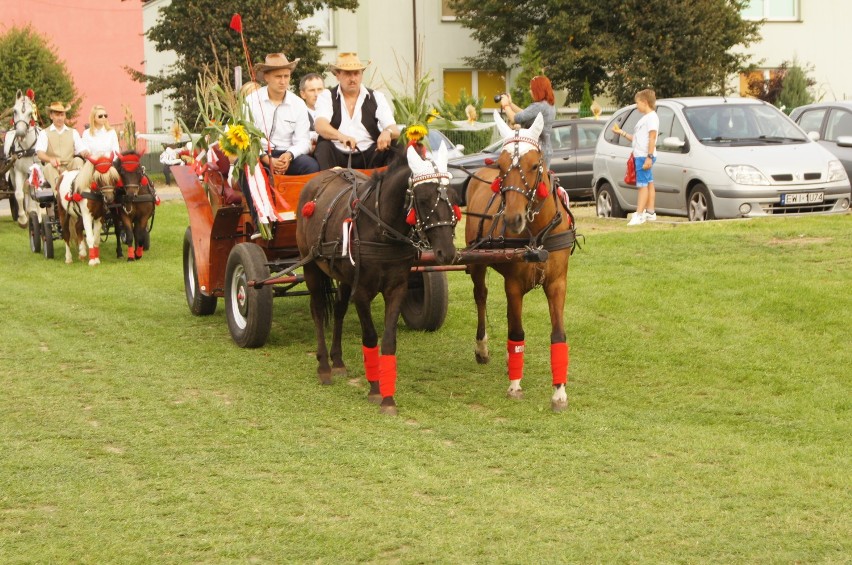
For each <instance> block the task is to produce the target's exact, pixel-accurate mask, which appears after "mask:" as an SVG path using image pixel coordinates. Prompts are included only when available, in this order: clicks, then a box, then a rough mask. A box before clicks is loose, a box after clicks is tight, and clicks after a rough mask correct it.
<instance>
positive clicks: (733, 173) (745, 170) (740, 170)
mask: <svg viewBox="0 0 852 565" xmlns="http://www.w3.org/2000/svg"><path fill="white" fill-rule="evenodd" d="M725 172H726V173H728V176H729V177H731V179H732V180H733V181H734V182H735V183H737V184H758V185H767V184H769V179H768V178H766V177H765V176H764V175H763V173H761V172H760V171H758V170H757V169H755V168H754V167H752V166H751V165H728V166H727V167H725Z"/></svg>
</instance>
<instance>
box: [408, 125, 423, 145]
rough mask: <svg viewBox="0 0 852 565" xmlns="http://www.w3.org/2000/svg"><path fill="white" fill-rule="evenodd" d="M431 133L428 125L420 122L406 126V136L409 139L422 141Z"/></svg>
mask: <svg viewBox="0 0 852 565" xmlns="http://www.w3.org/2000/svg"><path fill="white" fill-rule="evenodd" d="M428 133H429V130H427V129H426V126H423V125H420V124H413V125H410V126H408V127H407V128H405V137H407V138H408V141H409V142H411V141H420V140H422V139H423V138H424V137H426V135H427V134H428Z"/></svg>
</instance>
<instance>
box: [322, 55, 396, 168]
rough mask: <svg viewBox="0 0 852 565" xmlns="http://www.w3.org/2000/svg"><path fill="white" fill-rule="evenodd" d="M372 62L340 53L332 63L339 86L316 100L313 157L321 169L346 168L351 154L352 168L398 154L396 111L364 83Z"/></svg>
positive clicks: (379, 164) (370, 165)
mask: <svg viewBox="0 0 852 565" xmlns="http://www.w3.org/2000/svg"><path fill="white" fill-rule="evenodd" d="M369 64H370V62H369V61H368V62H367V64H366V65H365V64H363V63H361V60H360V59H359V58H358V55H357V54H356V53H340V54H339V55H338V56H337V62H336V63H335V64H333V65H329V70H330V71H331V72H333V73H334V76H335V77H336V78H337V81H338V86H336V87H334V88H332V89H328V90H324V91H323V92H322V93H321V94H320V96H319V98H318V99H317V114H316V121H315V122H314V127H315V128H316V131H317V133H318V134H319V140H318V141H317V147H316V150H315V151H314V156H315V157H316V158H317V161H319V164H320V169H330V168H332V167H335V166H339V167H345V166H346V165H347V163H348V161H349V157H350V155H351V156H352V166H353V167H356V168H364V169H368V168H373V167H382V166H385V165H387V164H388V163H389V162H390V160H391V158H392V157H394V156H395V155H396V152H394V151H393V150H392V149H393V140H394V139H397V138H398V137H399V128H397V126H396V120H395V119H394V117H393V110H392V109H391V107H390V104H388V101H387V99H386V98H385V96H384V95H383V94H382V93H381V92H378V91H374V90H370V89H368V88H366V87H365V86H363V84H361V83H362V82H363V80H364V69H366V68H367V65H369ZM356 150H358V151H356ZM359 151H360V152H359Z"/></svg>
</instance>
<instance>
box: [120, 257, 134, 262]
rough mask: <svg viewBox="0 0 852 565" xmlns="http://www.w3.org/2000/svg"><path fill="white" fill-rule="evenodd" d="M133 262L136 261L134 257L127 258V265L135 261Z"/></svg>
mask: <svg viewBox="0 0 852 565" xmlns="http://www.w3.org/2000/svg"><path fill="white" fill-rule="evenodd" d="M119 259H121V257H119ZM135 260H136V259H135V258H134V257H128V258H127V262H128V263H130V262H131V261H135Z"/></svg>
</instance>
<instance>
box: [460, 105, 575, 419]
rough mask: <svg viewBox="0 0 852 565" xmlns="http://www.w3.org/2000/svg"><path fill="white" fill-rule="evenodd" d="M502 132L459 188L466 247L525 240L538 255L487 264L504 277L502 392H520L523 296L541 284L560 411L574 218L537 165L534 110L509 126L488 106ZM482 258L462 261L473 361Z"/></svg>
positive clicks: (554, 403) (483, 295) (480, 353)
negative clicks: (488, 158) (497, 147)
mask: <svg viewBox="0 0 852 565" xmlns="http://www.w3.org/2000/svg"><path fill="white" fill-rule="evenodd" d="M494 121H495V122H496V123H497V129H498V131H499V133H500V135H501V137H503V150H502V152H501V153H500V156H499V157H498V159H497V163H496V164H497V167H496V168H493V167H491V168H482V169H479V170H478V171H477V172H476V174H475V175H473V177H472V178H471V181H470V184H469V186H468V192H467V216H468V218H467V222H466V226H465V241H466V243H467V245H468V248H469V249H476V248H481V249H495V248H503V247H527V249H528V251H529V252H531V253H534V254H538V256H539V258H544V257H545V256H546V260H544V261H543V262H524V263H498V264H493V265H490V267H491V268H493V269H494V270H495V271H497V272H498V273H500V274H501V275H502V276H503V279H504V288H505V292H506V301H507V316H508V328H507V329H508V338H507V342H506V349H507V351H508V373H509V389H508V391H507V396H509V398H513V399H521V398H523V390H522V388H521V378H522V377H523V369H524V349H525V334H524V326H523V319H522V318H523V299H524V296H525V295H526V294H527V293H528V292H529V291H531V290H533V289H534V288H536V287H538V286H541V287H542V289H543V290H544V294H545V296H546V297H547V303H548V309H549V312H550V326H551V332H550V368H551V376H552V382H553V395H552V397H551V402H550V404H551V409H552V410H553V411H554V412H561V411H563V410H565V408H567V406H568V397H567V393H566V391H565V385H566V383H567V380H568V364H569V346H568V342H567V339H566V335H565V324H564V319H563V316H564V308H565V292H566V288H567V277H568V260H569V258H570V256H571V253H572V252H573V249H574V245H575V242H576V237H575V228H574V217H573V214H572V213H571V211H570V210H569V208H568V205H567V198H565V199H563V198H562V195H561V194H560V191H559V190H557V187H556V185H554V184H553V183H551V178H550V175H549V174H548V171H545V170H544V161H543V159H542V152H541V147H540V145H539V141H538V140H539V136H540V135H541V130H542V126H543V119H542V117H541V115H539V116H538V117H537V118H536V119H535V121H534V122H533V124H532V127H530V128H529V129H521V130H512V129H511V128H510V127H509V126H508V125H506V123H505V122H504V121H503V120H502V118H501V117H500V115H499V114H498V113H497V112H495V113H494ZM488 266H489V265H482V264H476V265H468V268H467V271H468V273H469V274H470V277H471V279H472V280H473V297H474V301H475V302H476V310H477V327H476V348H475V355H476V360H477V362H478V363H480V364H484V363H488V361H489V358H490V356H489V352H488V335H487V333H486V329H485V321H486V303H487V299H488V288H487V286H486V284H485V274H486V270H487V267H488Z"/></svg>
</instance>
